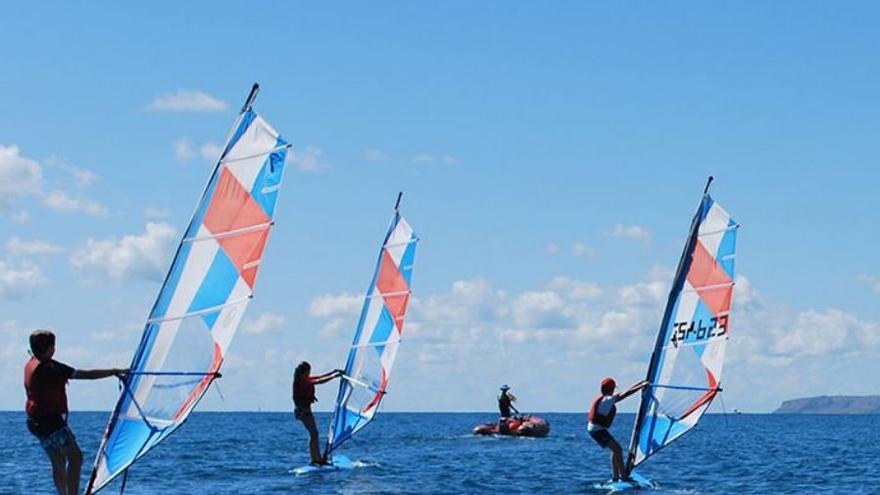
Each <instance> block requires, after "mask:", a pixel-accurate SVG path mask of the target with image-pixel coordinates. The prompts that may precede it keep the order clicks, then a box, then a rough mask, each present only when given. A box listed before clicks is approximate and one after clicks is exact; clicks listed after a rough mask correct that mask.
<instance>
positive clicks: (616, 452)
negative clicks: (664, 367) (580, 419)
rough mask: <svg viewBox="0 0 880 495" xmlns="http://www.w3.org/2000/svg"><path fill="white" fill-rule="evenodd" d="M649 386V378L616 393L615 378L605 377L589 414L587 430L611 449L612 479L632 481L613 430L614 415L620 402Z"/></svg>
mask: <svg viewBox="0 0 880 495" xmlns="http://www.w3.org/2000/svg"><path fill="white" fill-rule="evenodd" d="M646 386H648V382H647V380H643V381H641V382H638V383H636V384H633V385H632V386H631V387H629V388H628V389H626V390H625V391H623V392H621V393H619V394H615V393H614V389H615V387H617V384H616V383H615V382H614V379H613V378H605V379H603V380H602V384H601V393H600V394H599V395H597V396H596V398H595V399H594V400H593V405H592V406H591V407H590V412H589V414H588V416H587V420H588V423H587V431H588V432H589V434H590V437H592V438H593V440H595V441H596V443H598V444H599V446H601V447H602V448H608V449H610V450H611V479H612V481H619V480H621V479H623V480H624V481H631V480H630V477H629V473H627V472H625V469H624V465H623V450H622V449H621V447H620V444H619V443H617V440H615V439H614V436H612V435H611V432H610V431H608V429H609V428H611V423H612V422H614V415H615V414H617V406H616V405H615V404H617V403H618V402H620V401H622V400H623V399H626V398H627V397H629V396H630V395H632V394H634V393H636V392H638V391H639V390H641V389H643V388H645V387H646Z"/></svg>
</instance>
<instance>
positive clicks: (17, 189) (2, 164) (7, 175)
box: [0, 144, 43, 213]
mask: <svg viewBox="0 0 880 495" xmlns="http://www.w3.org/2000/svg"><path fill="white" fill-rule="evenodd" d="M42 189H43V169H42V167H40V164H39V163H37V162H36V161H34V160H32V159H30V158H26V157H24V156H22V155H21V153H20V152H19V149H18V146H15V145H10V146H5V145H2V144H0V213H4V212H6V213H11V209H12V203H13V200H15V199H16V198H19V197H21V196H37V195H39V194H40V193H41V192H42Z"/></svg>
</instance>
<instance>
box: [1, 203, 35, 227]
mask: <svg viewBox="0 0 880 495" xmlns="http://www.w3.org/2000/svg"><path fill="white" fill-rule="evenodd" d="M2 213H3V208H2V204H0V214H2ZM9 219H10V220H12V222H13V223H28V222H29V221H30V219H31V212H29V211H27V210H18V211H16V212H13V213H12V214H11V215H10V217H9Z"/></svg>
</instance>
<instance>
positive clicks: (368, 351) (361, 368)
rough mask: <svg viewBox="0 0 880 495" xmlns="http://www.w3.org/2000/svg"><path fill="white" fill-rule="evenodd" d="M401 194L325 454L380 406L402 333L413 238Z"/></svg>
mask: <svg viewBox="0 0 880 495" xmlns="http://www.w3.org/2000/svg"><path fill="white" fill-rule="evenodd" d="M399 206H400V196H398V197H397V204H396V205H395V207H394V214H393V216H392V217H391V224H390V225H389V227H388V231H387V232H386V234H385V240H384V241H383V242H382V249H380V250H379V260H378V262H377V263H376V270H375V272H374V273H373V280H372V281H371V282H370V287H369V289H367V295H366V298H365V300H364V306H363V309H362V310H361V315H360V319H359V321H358V326H357V330H356V331H355V334H354V340H353V342H352V345H351V349H350V351H349V353H348V359H347V360H346V362H345V368H344V369H343V372H344V374H343V377H342V380H341V383H340V385H339V393H338V395H337V397H336V409H335V410H334V412H333V419H332V420H331V422H330V434H329V435H328V439H327V447H326V449H325V450H324V458H325V459H328V460H329V459H330V453H331V452H333V450H334V449H336V448H338V447H339V446H340V445H341V444H342V443H343V442H345V441H346V440H348V439H349V438H351V436H352V435H354V434H355V433H357V432H358V431H359V430H360V429H361V428H363V427H364V426H366V425H367V424H368V423H369V422H370V421H372V420H373V417H374V416H375V415H376V411H377V410H378V409H379V404H380V403H381V402H382V398H383V397H384V395H385V392H386V389H387V387H388V379H389V378H390V377H391V367H392V366H393V365H394V358H395V356H396V355H397V348H398V346H399V345H400V340H401V335H402V334H403V322H404V317H405V316H406V308H407V305H408V303H409V298H410V293H411V292H410V287H411V283H412V271H413V262H414V260H415V254H416V243H417V242H418V238H417V237H416V235H415V234H414V233H413V230H412V227H410V226H409V224H408V223H406V220H404V219H403V217H402V216H401V215H400V210H399Z"/></svg>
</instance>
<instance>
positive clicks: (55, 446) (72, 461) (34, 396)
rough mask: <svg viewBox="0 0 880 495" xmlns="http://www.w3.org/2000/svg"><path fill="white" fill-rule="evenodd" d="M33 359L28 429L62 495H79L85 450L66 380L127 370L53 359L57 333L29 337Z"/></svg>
mask: <svg viewBox="0 0 880 495" xmlns="http://www.w3.org/2000/svg"><path fill="white" fill-rule="evenodd" d="M30 350H31V358H30V359H29V360H28V362H27V364H25V367H24V390H25V394H26V395H27V401H26V402H25V412H26V413H27V428H28V431H30V432H31V434H33V435H34V436H35V437H37V439H38V440H39V441H40V446H42V447H43V450H44V451H45V452H46V455H47V456H49V460H50V461H51V462H52V480H53V482H54V483H55V489H56V490H57V491H58V494H59V495H78V494H79V478H80V472H81V470H82V458H83V457H82V451H81V450H80V448H79V445H78V444H77V443H76V437H75V436H73V432H72V431H71V430H70V426H68V424H67V414H68V409H67V388H66V387H67V381H68V380H97V379H99V378H107V377H110V376H116V377H119V378H122V377H124V376H125V374H126V373H128V370H126V369H117V368H111V369H95V370H81V369H74V368H72V367H70V366H68V365H66V364H64V363H60V362H58V361H56V360H54V359H52V358H53V356H54V355H55V334H54V333H52V332H50V331H49V330H36V331H34V332H33V333H31V336H30Z"/></svg>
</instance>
